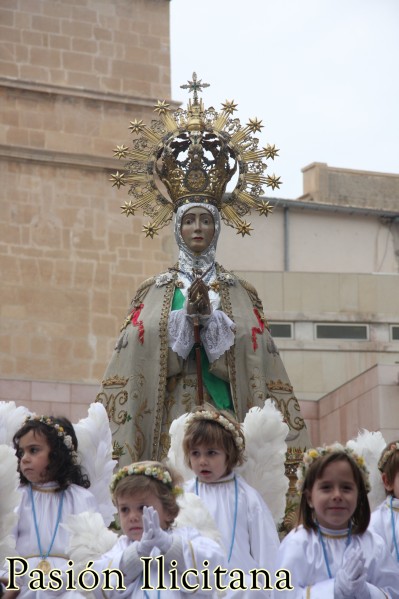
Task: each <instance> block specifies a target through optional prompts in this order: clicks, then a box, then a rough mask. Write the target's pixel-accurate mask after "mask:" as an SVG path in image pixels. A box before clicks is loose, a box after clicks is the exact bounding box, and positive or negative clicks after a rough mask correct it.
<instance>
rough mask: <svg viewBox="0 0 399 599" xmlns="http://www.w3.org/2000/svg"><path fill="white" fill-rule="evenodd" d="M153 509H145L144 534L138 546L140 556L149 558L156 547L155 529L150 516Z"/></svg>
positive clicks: (145, 507)
mask: <svg viewBox="0 0 399 599" xmlns="http://www.w3.org/2000/svg"><path fill="white" fill-rule="evenodd" d="M153 509H154V508H153V507H147V506H144V508H143V534H142V537H141V539H140V541H139V542H138V545H137V552H138V554H139V555H141V556H144V557H148V556H149V555H150V553H151V551H152V549H153V547H154V545H155V543H154V529H153V526H152V520H151V516H150V514H149V511H150V510H153Z"/></svg>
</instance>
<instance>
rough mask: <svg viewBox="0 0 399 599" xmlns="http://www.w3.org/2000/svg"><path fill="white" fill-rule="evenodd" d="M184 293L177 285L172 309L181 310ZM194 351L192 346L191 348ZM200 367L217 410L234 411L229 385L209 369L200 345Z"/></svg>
mask: <svg viewBox="0 0 399 599" xmlns="http://www.w3.org/2000/svg"><path fill="white" fill-rule="evenodd" d="M184 301H185V298H184V295H183V293H182V292H181V291H180V289H179V288H178V287H176V289H175V293H174V296H173V300H172V310H181V309H182V308H183V305H184ZM191 351H192V352H195V350H194V348H193V349H192V350H191ZM200 351H201V368H202V379H203V383H204V385H205V387H206V390H207V392H208V394H209V395H210V396H211V398H212V400H213V403H214V404H215V406H216V407H217V409H218V410H231V411H233V412H234V408H233V402H232V401H231V394H230V385H229V384H228V383H226V381H222V379H220V378H219V377H217V376H215V375H214V374H212V372H210V371H209V360H208V356H207V355H206V351H205V349H204V348H203V347H202V345H201V350H200Z"/></svg>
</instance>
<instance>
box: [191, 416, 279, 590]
mask: <svg viewBox="0 0 399 599" xmlns="http://www.w3.org/2000/svg"><path fill="white" fill-rule="evenodd" d="M244 449H245V440H244V435H243V433H242V431H241V428H240V425H239V423H238V422H236V420H234V419H233V417H232V416H231V415H230V414H229V413H228V412H224V411H219V410H215V409H213V408H211V407H210V406H209V409H208V408H204V409H202V408H201V409H198V410H196V411H195V412H193V413H191V414H189V415H188V416H187V419H186V424H185V434H184V439H183V450H184V458H185V462H186V464H187V465H188V466H189V467H190V468H191V470H193V472H194V474H195V478H193V479H192V480H190V481H187V482H186V483H185V489H186V490H187V491H190V492H192V493H196V494H197V495H198V496H199V497H200V498H201V499H202V500H203V502H204V503H205V506H206V507H207V509H208V510H209V512H210V514H211V515H212V516H213V518H214V520H215V522H216V525H217V527H218V529H219V531H220V533H221V535H222V539H223V542H224V547H225V550H226V554H227V559H228V567H229V570H230V571H231V570H235V569H240V570H242V571H243V572H244V573H245V575H246V583H245V584H247V583H249V584H250V578H249V571H250V570H253V569H264V570H267V571H268V572H269V573H270V575H271V580H274V573H275V557H276V552H277V549H278V546H279V538H278V534H277V530H276V526H275V523H274V520H273V517H272V514H271V512H270V510H269V508H268V507H267V505H266V503H265V502H264V501H263V499H262V497H261V496H260V494H259V493H258V492H257V491H256V490H255V489H254V488H253V487H251V486H250V485H248V484H247V483H246V482H245V480H244V479H243V478H241V477H240V476H239V475H238V474H237V473H236V472H235V471H234V468H235V467H236V466H238V465H240V464H242V462H243V459H244V457H243V452H244ZM271 584H272V583H271ZM258 586H259V590H256V591H255V590H252V591H251V590H249V589H248V591H247V593H246V594H245V593H244V592H240V591H238V590H232V591H231V593H232V594H233V595H234V597H236V598H237V599H238V597H244V596H248V597H249V596H251V595H250V593H252V594H253V593H256V596H257V597H259V598H261V597H270V590H265V589H264V588H263V587H266V586H269V585H266V583H265V578H263V575H260V576H259V585H258Z"/></svg>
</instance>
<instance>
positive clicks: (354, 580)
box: [334, 547, 370, 599]
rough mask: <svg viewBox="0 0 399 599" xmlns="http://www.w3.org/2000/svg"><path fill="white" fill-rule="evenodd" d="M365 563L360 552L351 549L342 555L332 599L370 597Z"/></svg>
mask: <svg viewBox="0 0 399 599" xmlns="http://www.w3.org/2000/svg"><path fill="white" fill-rule="evenodd" d="M365 561H366V560H365V558H364V557H363V554H362V552H361V551H359V552H356V550H355V549H354V548H352V547H350V548H349V550H348V551H347V552H346V553H345V554H344V563H343V565H342V566H341V568H340V569H339V570H338V572H337V574H336V576H335V582H334V599H344V598H347V597H355V598H359V599H368V598H369V597H370V594H369V591H368V588H367V583H366V572H365V570H364V564H365Z"/></svg>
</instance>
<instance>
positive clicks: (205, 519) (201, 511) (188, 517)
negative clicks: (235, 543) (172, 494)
mask: <svg viewBox="0 0 399 599" xmlns="http://www.w3.org/2000/svg"><path fill="white" fill-rule="evenodd" d="M177 503H178V504H179V506H180V512H179V515H178V516H177V518H176V520H175V525H176V527H180V528H181V527H184V526H188V527H191V528H196V529H197V530H199V532H200V533H201V534H202V535H203V536H204V537H208V538H210V539H213V540H214V541H216V542H217V543H219V544H220V545H221V544H222V538H221V535H220V532H219V530H218V529H217V527H216V523H215V521H214V519H213V518H212V516H211V514H210V513H209V511H208V509H207V507H206V506H205V504H204V502H203V501H202V499H200V498H199V497H197V495H195V493H183V495H180V496H179V497H178V499H177Z"/></svg>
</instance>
